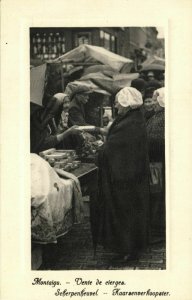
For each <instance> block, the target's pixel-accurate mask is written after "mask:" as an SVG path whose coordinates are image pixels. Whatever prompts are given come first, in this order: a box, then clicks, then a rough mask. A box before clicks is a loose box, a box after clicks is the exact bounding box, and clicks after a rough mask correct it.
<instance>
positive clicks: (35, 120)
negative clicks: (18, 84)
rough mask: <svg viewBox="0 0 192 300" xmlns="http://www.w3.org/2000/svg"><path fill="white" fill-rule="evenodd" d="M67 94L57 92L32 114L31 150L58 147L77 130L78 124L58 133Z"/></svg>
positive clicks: (35, 151)
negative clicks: (44, 105)
mask: <svg viewBox="0 0 192 300" xmlns="http://www.w3.org/2000/svg"><path fill="white" fill-rule="evenodd" d="M64 97H65V94H63V93H58V94H55V95H54V96H53V97H52V98H51V99H50V100H49V101H48V103H47V106H46V107H45V108H44V109H42V108H41V109H39V110H38V111H35V113H33V114H32V115H31V120H30V141H31V145H30V151H31V153H37V154H39V152H41V151H43V150H47V149H50V148H54V147H56V145H57V144H59V143H60V142H61V141H63V140H64V139H65V138H66V137H67V136H69V135H70V134H72V133H74V132H76V131H77V126H73V127H71V128H69V129H68V130H66V131H64V132H61V133H57V126H58V124H59V121H60V116H61V112H62V107H63V100H64Z"/></svg>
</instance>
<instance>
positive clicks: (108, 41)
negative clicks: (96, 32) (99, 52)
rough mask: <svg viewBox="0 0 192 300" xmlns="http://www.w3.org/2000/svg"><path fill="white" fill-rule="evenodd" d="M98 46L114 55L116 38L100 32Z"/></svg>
mask: <svg viewBox="0 0 192 300" xmlns="http://www.w3.org/2000/svg"><path fill="white" fill-rule="evenodd" d="M100 45H101V46H102V47H104V48H105V49H107V50H110V51H112V52H115V53H116V50H117V49H116V37H115V35H113V34H110V33H107V32H105V31H103V30H100Z"/></svg>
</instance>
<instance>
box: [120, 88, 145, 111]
mask: <svg viewBox="0 0 192 300" xmlns="http://www.w3.org/2000/svg"><path fill="white" fill-rule="evenodd" d="M116 100H117V101H118V102H119V104H120V105H121V106H123V107H128V106H129V107H131V108H132V109H135V108H137V107H139V106H141V105H142V104H143V99H142V95H141V93H140V92H139V91H138V90H136V89H135V88H133V87H125V88H123V89H122V90H120V92H119V93H117V95H116Z"/></svg>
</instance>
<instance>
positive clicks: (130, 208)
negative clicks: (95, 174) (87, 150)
mask: <svg viewBox="0 0 192 300" xmlns="http://www.w3.org/2000/svg"><path fill="white" fill-rule="evenodd" d="M141 105H142V96H141V93H140V92H139V91H137V90H136V89H135V88H132V87H126V88H123V89H122V90H121V91H120V92H119V93H118V94H117V95H116V105H115V106H116V109H117V110H118V116H117V118H116V119H115V121H114V122H113V124H112V125H111V127H110V129H109V132H108V136H107V140H106V143H105V144H104V148H103V151H102V152H101V153H100V156H99V175H100V176H99V184H100V192H99V202H100V210H101V215H100V216H101V220H100V223H101V232H100V241H101V243H102V244H103V246H104V247H105V248H109V249H111V250H114V251H115V252H117V253H119V254H121V255H122V256H123V257H124V259H126V260H130V259H133V258H135V256H137V254H138V252H139V251H140V250H142V248H144V247H145V246H146V245H147V243H148V214H149V206H148V205H149V204H148V200H149V183H148V175H149V163H148V150H147V137H146V128H145V120H144V117H143V114H142V112H141V111H140V106H141Z"/></svg>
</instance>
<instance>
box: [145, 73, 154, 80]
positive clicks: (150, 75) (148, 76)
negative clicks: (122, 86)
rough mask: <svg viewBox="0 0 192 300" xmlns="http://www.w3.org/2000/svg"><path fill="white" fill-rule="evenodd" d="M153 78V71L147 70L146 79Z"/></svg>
mask: <svg viewBox="0 0 192 300" xmlns="http://www.w3.org/2000/svg"><path fill="white" fill-rule="evenodd" d="M154 79H155V75H154V73H153V72H152V71H150V72H148V73H147V80H148V81H152V80H154Z"/></svg>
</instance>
